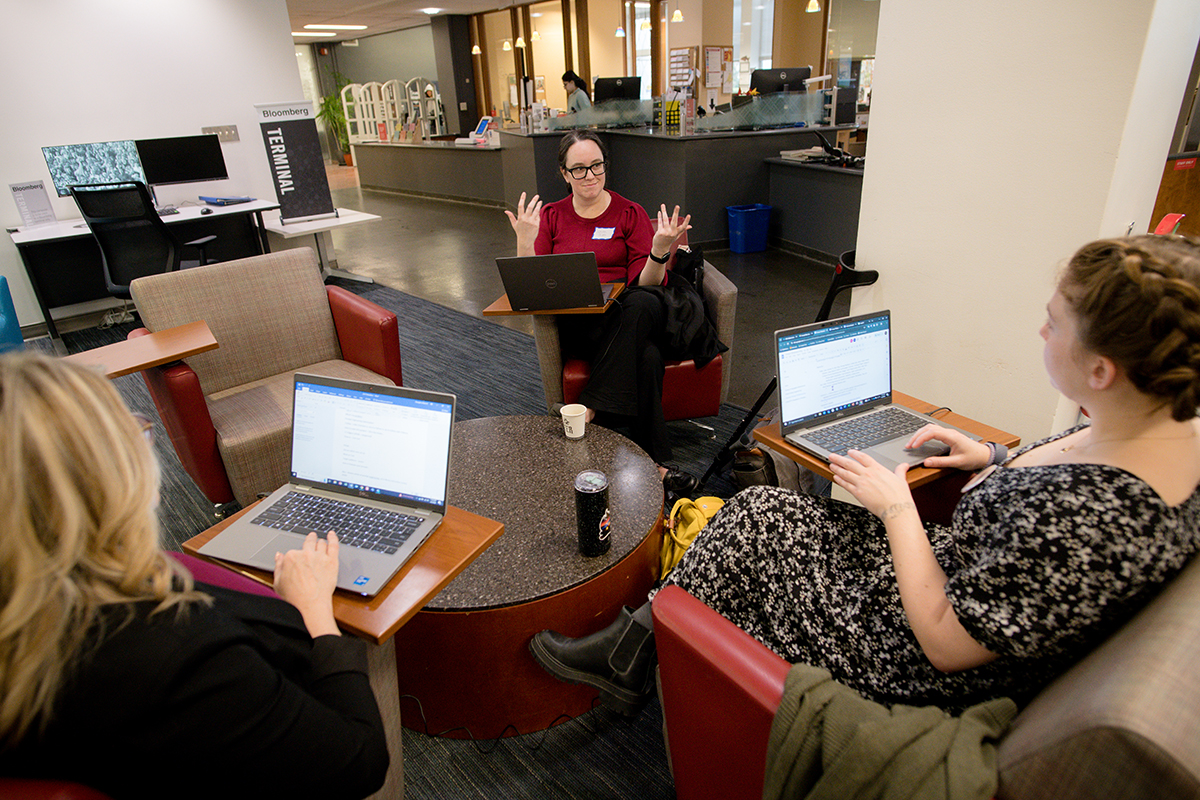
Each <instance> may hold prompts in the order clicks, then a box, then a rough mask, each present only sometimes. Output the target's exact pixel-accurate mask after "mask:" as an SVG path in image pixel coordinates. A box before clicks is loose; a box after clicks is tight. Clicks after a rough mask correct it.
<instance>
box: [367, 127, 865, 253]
mask: <svg viewBox="0 0 1200 800" xmlns="http://www.w3.org/2000/svg"><path fill="white" fill-rule="evenodd" d="M837 130H839V129H838V128H783V129H777V130H762V131H719V132H707V133H700V134H694V135H691V136H678V135H674V134H666V133H664V132H662V131H661V130H657V129H651V128H630V129H604V130H597V131H596V133H597V134H598V135H599V136H600V138H601V139H602V140H603V141H604V142H605V144H606V145H607V147H608V150H609V159H610V162H611V165H610V167H609V172H608V187H609V188H610V189H612V190H613V191H616V192H618V193H619V194H621V195H623V196H625V197H627V198H629V199H630V200H633V201H634V202H636V203H639V204H641V205H642V206H643V207H644V208H645V209H646V210H647V211H648V212H649V213H650V214H651V215H652V216H653V214H654V212H655V210H656V209H657V208H658V207H659V205H660V204H666V205H667V207H668V208H671V207H673V206H674V205H676V204H677V205H679V207H680V208H681V209H682V210H683V211H684V212H685V213H689V214H691V215H692V231H691V233H690V234H689V239H690V240H691V241H692V242H693V243H695V244H699V245H701V246H706V247H710V248H722V247H728V244H729V230H728V214H727V212H726V210H725V209H726V207H727V206H733V205H746V204H751V203H765V204H769V205H771V206H773V207H774V209H775V210H774V211H773V213H772V219H771V228H770V239H771V242H772V243H773V244H776V245H779V246H783V247H788V248H791V249H796V250H797V251H799V252H801V253H804V254H807V255H811V256H813V257H814V258H818V259H820V260H823V261H831V262H832V261H834V260H836V258H837V255H838V254H839V253H840V252H842V251H843V250H849V249H852V248H853V247H854V239H855V237H856V235H857V225H858V208H859V201H860V197H861V193H862V170H842V169H835V168H832V167H823V168H822V167H816V166H812V165H800V164H797V163H796V162H785V161H783V159H780V158H779V152H780V151H781V150H800V149H805V148H809V147H813V146H814V145H817V144H818V143H819V142H818V139H817V138H816V137H815V136H814V135H813V132H814V131H820V132H821V133H823V134H824V135H825V137H826V138H827V139H829V140H830V141H832V140H834V138H835V136H836V131H837ZM562 135H563V133H562V132H561V131H552V132H539V133H519V132H515V131H501V132H500V146H499V147H498V148H496V147H487V148H478V147H466V146H456V145H454V144H452V143H447V142H431V143H427V144H382V143H381V144H375V143H370V144H361V145H355V163H356V164H358V172H359V181H360V183H361V184H362V186H363V187H364V188H372V189H384V190H390V191H398V192H405V193H410V194H418V195H425V196H429V197H444V198H449V199H455V200H471V201H475V202H482V203H487V204H490V205H500V206H505V207H508V208H515V207H516V204H517V200H518V198H519V197H520V196H521V193H522V192H525V193H526V194H527V195H530V196H532V195H533V194H539V195H541V198H542V200H543V201H545V202H552V201H554V200H559V199H561V198H563V197H565V196H566V193H567V187H566V183H565V182H564V181H563V179H562V176H561V175H560V174H559V171H558V144H559V140H560V139H561V138H562Z"/></svg>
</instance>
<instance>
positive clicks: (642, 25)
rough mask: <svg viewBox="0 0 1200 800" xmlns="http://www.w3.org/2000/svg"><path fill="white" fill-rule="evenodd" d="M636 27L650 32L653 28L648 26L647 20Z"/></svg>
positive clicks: (648, 21)
mask: <svg viewBox="0 0 1200 800" xmlns="http://www.w3.org/2000/svg"><path fill="white" fill-rule="evenodd" d="M638 27H639V28H641V29H642V30H644V31H648V30H652V29H653V28H654V26H653V25H651V24H650V20H648V19H644V20H642V24H641V25H639V26H638Z"/></svg>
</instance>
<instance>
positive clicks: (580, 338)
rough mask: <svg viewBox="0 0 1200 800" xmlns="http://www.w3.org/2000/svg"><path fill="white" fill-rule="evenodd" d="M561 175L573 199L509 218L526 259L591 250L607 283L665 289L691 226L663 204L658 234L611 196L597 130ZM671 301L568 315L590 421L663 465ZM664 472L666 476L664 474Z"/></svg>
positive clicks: (562, 328)
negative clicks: (627, 433)
mask: <svg viewBox="0 0 1200 800" xmlns="http://www.w3.org/2000/svg"><path fill="white" fill-rule="evenodd" d="M558 167H559V171H560V172H561V174H562V176H563V180H564V181H566V182H567V186H568V187H569V188H570V191H571V193H570V194H569V195H567V196H566V197H565V198H563V199H562V200H559V201H557V202H554V203H548V204H546V205H545V206H543V205H542V201H541V199H540V198H539V197H538V196H537V195H534V196H533V197H532V198H531V199H530V200H529V202H528V205H526V200H525V193H524V192H522V193H521V199H520V201H519V202H518V203H517V213H516V214H514V213H513V212H511V211H507V210H506V211H505V212H504V213H505V214H507V215H508V219H509V221H510V222H511V223H512V226H513V230H514V231H515V232H516V234H517V255H518V256H531V255H534V254H537V255H545V254H547V253H581V252H586V251H589V250H590V251H592V252H593V253H595V254H596V263H597V265H598V266H599V268H600V280H601V282H604V283H615V282H620V283H625V284H627V285H628V286H630V287H633V286H661V285H662V284H663V283H664V282H665V280H666V264H667V259H668V258H669V257H670V253H671V245H673V244H674V243H675V242H676V240H678V239H679V238H680V237H681V236H683V234H684V233H685V232H686V231H687V230H689V229H690V228H691V225H689V224H688V223H689V222H690V221H691V216H690V215H688V216H685V217H684V218H683V219H680V218H679V206H676V207H675V211H674V212H673V213H668V212H667V207H666V206H665V205H664V206H661V207H660V208H659V211H658V229H657V231H656V230H655V229H654V228H653V226H652V225H651V224H650V217H649V216H648V215H647V214H646V211H645V210H644V209H643V208H642V207H641V206H639V205H638V204H637V203H633V202H631V201H629V200H626V199H625V198H624V197H621V195H619V194H617V193H616V192H613V191H610V190H608V189H606V188H604V185H605V179H606V178H607V168H608V153H607V151H606V149H605V147H604V143H603V142H602V141H601V140H600V138H599V137H598V136H596V134H594V133H592V132H591V131H582V130H580V131H571V132H570V133H568V134H567V135H566V136H564V137H563V138H562V142H561V143H560V144H559V148H558ZM664 321H665V320H664V311H663V307H662V303H661V302H660V301H659V300H658V298H657V297H655V296H653V295H651V294H648V293H644V292H631V293H626V294H624V295H622V296H621V297H620V298H618V299H617V301H616V302H614V303H613V305H612V307H610V308H609V310H608V311H607V312H606V313H605V314H603V315H602V316H596V315H589V314H580V315H572V316H562V317H559V323H558V325H559V334H560V336H561V339H562V342H563V349H564V351H565V352H566V353H567V354H568V355H569V356H571V357H575V358H583V359H586V360H587V361H589V362H591V367H592V373H591V378H590V379H589V381H588V385H587V387H586V388H585V389H584V391H583V394H582V395H581V396H580V398H579V402H580V403H582V404H583V405H585V406H587V409H588V413H587V420H588V421H589V422H591V421H592V420H593V419H595V420H596V422H597V424H602V425H606V426H608V427H628V428H630V429H631V431H632V434H633V435H632V438H633V440H634V441H635V442H636V443H637V444H638V445H640V446H641V447H642V448H643V449H644V450H646V452H648V453H649V454H650V456H651V458H653V459H654V460H655V461H656V462H657V463H659V464H660V465H661V464H664V463H665V462H666V461H668V460H670V458H671V444H670V442H669V441H668V440H667V427H666V421H665V420H664V419H663V412H662V380H663V357H662V353H661V352H660V351H659V349H658V346H657V345H656V344H655V340H656V338H657V337H658V335H659V334H660V333H661V332H662V329H663V324H664ZM664 472H665V469H664Z"/></svg>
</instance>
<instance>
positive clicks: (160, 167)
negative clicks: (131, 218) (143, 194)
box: [137, 133, 229, 186]
mask: <svg viewBox="0 0 1200 800" xmlns="http://www.w3.org/2000/svg"><path fill="white" fill-rule="evenodd" d="M137 152H138V156H139V157H140V158H141V162H142V170H143V171H144V172H145V174H146V183H148V184H150V185H151V186H162V185H163V184H168V183H199V182H200V181H222V180H225V179H226V178H228V177H229V172H228V171H227V170H226V168H225V156H224V154H223V153H222V152H221V140H220V138H219V137H218V136H217V135H216V134H215V133H209V134H204V135H201V136H172V137H170V138H167V139H138V140H137Z"/></svg>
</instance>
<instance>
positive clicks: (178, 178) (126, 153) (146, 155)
mask: <svg viewBox="0 0 1200 800" xmlns="http://www.w3.org/2000/svg"><path fill="white" fill-rule="evenodd" d="M42 155H43V156H45V158H46V166H47V167H48V168H49V170H50V179H51V180H52V181H53V182H54V189H55V191H56V192H58V196H59V197H66V196H67V195H69V194H70V193H71V187H72V186H80V185H83V184H90V183H120V182H123V181H140V182H141V183H144V184H146V185H147V186H149V187H151V191H153V187H154V186H163V185H166V184H175V183H199V182H201V181H220V180H225V179H226V178H228V177H229V173H228V171H227V170H226V168H225V157H224V155H223V154H222V153H221V141H220V138H219V137H218V136H217V135H216V134H215V133H214V134H204V135H202V136H173V137H170V138H166V139H124V140H120V141H115V142H91V143H88V144H63V145H54V146H51V147H43V148H42Z"/></svg>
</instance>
